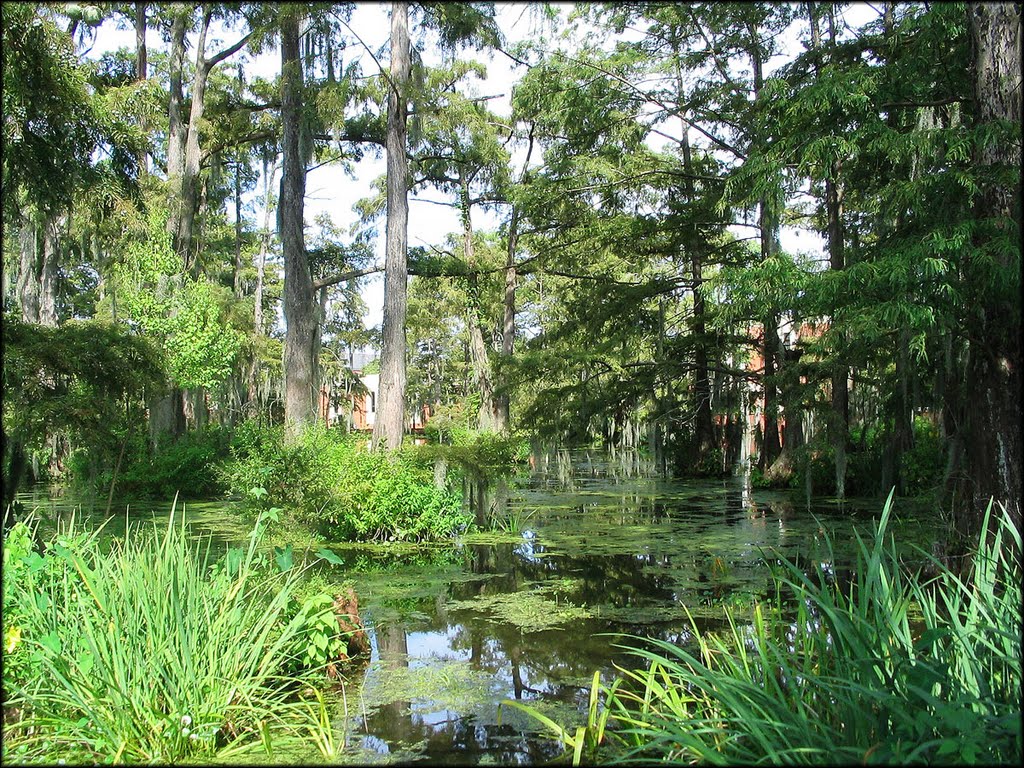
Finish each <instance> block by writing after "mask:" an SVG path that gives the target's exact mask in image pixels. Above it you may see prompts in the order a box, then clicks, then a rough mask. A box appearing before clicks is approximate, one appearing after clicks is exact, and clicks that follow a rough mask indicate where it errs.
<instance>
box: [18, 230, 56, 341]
mask: <svg viewBox="0 0 1024 768" xmlns="http://www.w3.org/2000/svg"><path fill="white" fill-rule="evenodd" d="M22 222H23V223H22V227H21V232H20V236H19V248H20V251H21V264H20V268H19V270H18V300H19V302H20V304H21V319H22V320H24V321H25V322H27V323H38V324H39V325H45V326H48V327H50V328H54V327H56V326H57V262H58V259H59V249H58V245H59V226H60V225H59V223H58V220H57V219H56V218H52V217H51V218H48V219H46V220H44V221H43V223H42V225H41V226H40V225H37V224H36V223H35V222H33V221H31V220H29V219H28V218H25V219H23V220H22ZM40 229H42V237H40V233H39V230H40ZM40 241H41V242H40ZM40 246H41V247H40Z"/></svg>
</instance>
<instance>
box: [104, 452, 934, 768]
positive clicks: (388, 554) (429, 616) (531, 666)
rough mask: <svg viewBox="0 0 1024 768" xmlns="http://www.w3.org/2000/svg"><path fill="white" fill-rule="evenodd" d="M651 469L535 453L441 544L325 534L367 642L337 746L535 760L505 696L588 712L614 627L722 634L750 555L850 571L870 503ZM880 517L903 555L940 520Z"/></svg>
mask: <svg viewBox="0 0 1024 768" xmlns="http://www.w3.org/2000/svg"><path fill="white" fill-rule="evenodd" d="M650 469H651V468H650V467H649V466H646V465H645V463H644V461H643V459H642V458H641V457H639V456H638V455H637V454H635V453H632V454H618V455H609V454H603V453H599V452H594V451H590V452H588V451H577V452H566V451H558V452H552V453H550V454H538V455H535V456H534V457H532V459H531V471H530V472H528V473H526V474H524V475H523V476H521V477H519V478H516V479H515V480H513V481H510V482H508V483H506V484H502V483H497V482H496V483H493V484H491V486H490V488H489V489H488V491H487V493H485V494H482V495H480V496H478V497H477V500H478V501H479V502H481V503H482V506H481V508H479V509H477V510H475V513H476V514H475V517H476V519H477V522H478V530H477V531H475V532H473V533H469V534H466V535H464V536H462V537H460V538H459V539H458V540H457V541H455V542H452V541H446V542H437V543H434V544H429V545H414V544H409V543H401V544H399V543H393V544H374V545H368V544H329V545H328V546H329V548H330V550H331V551H332V552H333V553H334V554H335V555H336V556H337V558H339V559H340V560H341V565H339V566H337V569H336V570H334V569H333V568H327V566H326V565H325V566H323V568H322V570H323V573H322V574H321V576H322V577H324V578H333V577H332V576H331V574H332V573H335V574H337V578H345V579H350V580H351V581H352V583H353V585H354V588H355V590H356V593H357V594H358V595H359V599H360V609H361V613H362V616H363V619H364V620H365V621H366V623H367V626H368V629H369V632H368V633H369V638H370V645H371V660H370V664H369V666H368V668H367V670H366V673H365V676H364V677H363V679H362V680H361V681H359V683H360V684H357V683H356V681H353V684H351V685H349V686H347V687H346V689H345V692H344V695H342V693H341V692H340V691H339V692H337V693H336V694H334V695H333V698H332V699H331V700H330V701H329V702H328V703H329V705H330V707H331V712H332V715H331V717H332V718H333V720H332V724H333V731H332V732H333V733H334V735H335V737H336V741H337V744H336V746H339V747H340V748H342V749H343V750H344V752H345V754H347V755H349V756H353V759H361V760H373V761H394V760H408V759H414V758H425V759H428V760H430V761H433V762H438V763H444V764H452V763H469V764H474V763H488V762H490V763H493V762H499V763H524V762H525V763H537V762H543V761H545V760H547V759H549V758H551V757H553V756H555V755H556V754H557V753H558V752H559V751H560V746H559V744H558V743H557V742H556V741H553V740H552V739H551V738H550V737H549V736H548V735H546V734H545V727H544V725H543V724H542V723H540V722H539V721H537V720H534V719H532V718H530V717H529V716H527V715H526V714H525V713H523V712H521V711H519V710H516V709H515V708H510V707H508V706H503V705H502V702H504V701H506V700H511V701H517V702H521V703H524V704H527V705H529V706H530V707H532V708H534V709H536V710H538V711H540V712H542V713H545V714H546V715H547V716H549V717H551V718H552V719H553V720H555V721H557V722H561V723H565V724H566V725H567V726H569V725H572V724H573V723H578V724H581V725H582V724H585V722H586V714H585V713H586V709H587V704H588V699H589V695H590V685H591V682H592V680H593V675H594V672H595V671H596V672H598V673H599V676H600V679H601V680H604V681H606V682H607V681H609V680H611V679H612V678H613V676H614V675H615V674H617V669H616V666H617V665H618V666H619V667H623V666H626V665H629V664H631V663H632V662H633V659H632V658H631V657H630V656H629V655H628V654H627V653H626V652H625V651H624V650H623V649H622V648H619V647H617V646H616V640H615V636H620V637H621V636H625V635H632V636H639V637H647V638H654V639H657V640H661V641H664V642H667V643H670V644H672V645H674V646H679V647H684V648H685V647H692V645H693V643H695V642H696V640H697V638H698V637H700V636H702V635H703V634H706V633H708V632H714V631H723V630H724V629H725V628H726V627H727V626H728V624H727V621H726V611H727V610H730V611H732V612H733V615H734V617H736V618H737V619H738V620H740V621H741V622H749V621H751V620H752V618H753V616H754V607H755V605H757V604H763V603H765V602H767V601H769V600H770V599H771V598H772V597H773V593H774V587H773V581H772V570H773V568H772V567H770V566H766V565H765V562H764V558H765V557H767V559H768V561H769V563H775V565H776V568H777V567H779V562H778V561H779V557H780V556H785V557H788V558H790V559H792V560H794V561H795V562H797V563H798V564H800V566H801V567H802V568H804V569H806V570H807V571H808V572H812V571H813V570H814V569H815V568H816V567H817V566H822V567H824V568H825V569H826V570H827V571H828V572H830V573H832V574H833V575H834V576H835V578H837V579H840V580H842V579H844V578H848V577H849V576H850V575H851V574H852V567H853V564H854V559H855V558H854V555H855V546H854V544H855V538H854V536H853V531H854V530H855V528H859V529H860V530H863V531H865V532H866V531H868V530H869V529H870V528H871V523H872V518H873V517H877V516H878V515H879V513H880V511H881V502H879V501H878V500H874V499H865V500H848V501H846V502H844V503H838V502H835V501H834V500H828V499H811V500H809V501H808V500H807V499H805V498H803V497H802V496H801V495H799V494H789V493H782V492H769V491H756V490H754V491H751V490H750V489H749V487H748V486H746V485H745V484H744V483H743V482H742V481H741V480H740V479H728V480H724V481H686V482H683V481H675V480H671V479H666V478H663V477H659V476H657V475H653V474H651V472H650ZM162 506H163V505H156V510H155V513H156V514H159V512H160V509H161V507H162ZM166 506H167V507H169V505H166ZM228 508H229V505H227V504H225V503H224V502H203V503H197V502H191V503H188V504H186V509H187V511H188V512H187V514H188V517H189V519H190V520H191V521H192V525H193V529H194V530H198V529H210V530H213V531H214V532H215V534H214V535H216V536H223V537H224V540H225V541H228V540H230V539H232V538H233V537H235V536H236V535H237V534H238V533H239V532H244V531H242V529H243V528H244V526H237V523H232V520H234V519H236V516H235V515H233V514H232V513H231V512H229V511H227V510H228ZM133 509H134V511H133V512H130V517H131V516H134V515H136V514H139V515H143V514H148V515H152V514H154V512H153V511H152V507H151V508H149V509H147V510H146V511H145V512H143V508H142V507H133ZM122 511H123V509H122ZM164 514H166V513H164ZM232 525H236V526H237V528H238V530H234V529H232ZM891 527H892V530H893V532H894V534H895V535H896V537H897V540H898V541H899V542H900V544H901V548H903V549H905V551H906V552H907V553H910V551H911V550H910V548H909V546H907V545H909V544H911V543H916V544H920V545H921V546H923V547H924V548H925V549H928V548H930V547H931V546H932V545H933V544H934V543H935V542H936V541H939V540H940V538H941V534H942V522H941V520H940V519H939V518H938V517H937V515H936V514H935V513H934V511H932V510H929V509H926V508H922V507H920V506H919V505H914V504H911V503H909V502H899V503H898V504H897V505H896V508H895V514H894V519H893V520H892V522H891ZM218 531H219V532H218ZM826 534H829V535H831V537H832V541H833V542H834V543H835V546H834V548H832V549H830V548H829V546H828V542H827V540H826ZM690 616H692V617H693V622H692V623H691V621H690V618H689V617H690ZM346 713H347V714H346ZM360 755H361V756H362V757H361V758H357V757H356V756H360Z"/></svg>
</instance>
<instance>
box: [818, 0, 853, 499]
mask: <svg viewBox="0 0 1024 768" xmlns="http://www.w3.org/2000/svg"><path fill="white" fill-rule="evenodd" d="M809 6H810V13H811V40H812V47H814V48H820V44H821V36H820V34H819V32H818V22H817V19H816V17H815V13H814V4H813V3H810V4H809ZM828 21H829V41H830V45H831V46H834V45H835V41H836V40H835V38H836V27H835V6H829V10H828ZM841 169H842V165H841V161H840V160H838V159H837V160H834V161H833V162H832V164H831V166H830V167H829V170H828V175H827V176H826V178H825V212H826V217H827V219H828V233H827V234H828V253H829V268H830V269H831V270H833V271H840V270H843V269H845V268H846V248H845V239H844V233H843V187H842V182H841V181H840V171H841ZM834 320H835V314H834V313H833V321H834ZM842 357H843V355H842V353H841V352H840V353H839V354H837V359H838V360H841V359H842ZM849 422H850V392H849V368H848V367H847V366H845V365H843V364H842V362H838V361H837V362H836V364H835V365H834V366H833V370H832V413H831V416H830V418H829V426H830V430H829V431H830V433H831V438H832V451H833V456H834V460H835V472H836V474H835V478H836V496H837V497H838V498H840V499H842V498H845V496H846V439H847V436H848V434H849Z"/></svg>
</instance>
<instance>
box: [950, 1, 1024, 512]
mask: <svg viewBox="0 0 1024 768" xmlns="http://www.w3.org/2000/svg"><path fill="white" fill-rule="evenodd" d="M967 14H968V22H969V25H970V33H971V44H972V53H973V75H974V102H975V107H976V110H977V112H976V120H977V123H978V124H979V125H986V124H991V123H992V122H994V121H1006V122H1008V123H1010V124H1017V125H1018V126H1019V125H1020V120H1021V57H1020V50H1021V7H1020V4H1018V3H1009V2H993V3H970V4H969V5H968V11H967ZM1020 163H1021V149H1020V142H1013V141H1006V142H991V143H989V144H987V145H986V146H984V147H980V148H978V149H977V150H976V156H975V165H976V166H977V167H978V168H979V169H982V170H989V169H991V170H995V169H1011V170H1016V171H1017V172H1018V173H1019V170H1020ZM1004 178H1005V177H1004ZM1019 182H1020V177H1019V175H1018V176H1017V179H1016V182H1015V183H1006V182H1003V181H982V187H981V194H980V195H979V196H978V198H977V202H976V208H975V216H976V218H977V221H978V228H977V233H976V235H975V242H974V246H975V250H974V252H973V253H976V254H979V256H973V254H972V259H971V261H970V262H969V263H968V267H969V269H970V272H971V273H972V274H971V277H972V278H973V279H972V282H973V284H974V285H981V286H984V285H986V284H987V283H988V281H989V280H990V279H991V277H990V273H991V266H987V265H986V264H984V263H980V264H976V263H975V262H974V259H977V260H978V261H979V262H984V261H986V260H989V259H994V260H995V267H996V269H997V270H999V276H998V277H997V278H996V279H995V280H992V281H991V284H992V285H993V287H992V288H988V289H986V288H981V289H980V290H981V291H983V293H981V294H980V295H979V296H978V301H977V302H976V307H977V309H976V314H975V316H974V318H972V320H973V323H972V325H973V327H972V328H971V351H970V364H969V367H968V369H967V372H968V382H969V387H970V390H971V392H972V395H971V397H972V400H973V401H974V402H975V403H976V407H975V408H974V409H973V410H972V412H971V416H970V423H969V425H968V441H969V443H968V450H967V452H966V458H967V461H968V474H969V477H970V481H971V484H972V486H973V487H972V493H971V496H972V503H971V505H970V506H971V508H970V509H963V510H961V511H960V514H961V520H960V521H959V522H960V523H961V524H960V526H959V527H960V528H961V530H962V531H965V532H970V531H973V530H976V529H977V527H978V524H979V521H980V516H981V515H982V513H983V512H984V509H985V507H986V505H987V504H988V502H989V499H990V498H994V499H995V500H996V501H997V502H1001V503H1003V504H1005V505H1006V507H1007V510H1008V511H1009V513H1010V515H1011V516H1012V519H1013V521H1014V522H1015V524H1016V526H1017V528H1018V530H1019V529H1020V526H1021V467H1022V465H1024V456H1022V452H1021V412H1020V400H1019V397H1020V391H1021V379H1020V364H1021V313H1020V277H1021V275H1020V270H1021V263H1020V252H1021V203H1020V186H1019ZM999 241H1003V242H1002V243H1000V242H999ZM990 243H995V244H996V247H987V246H989V244H990ZM981 254H984V255H981ZM964 518H966V519H964Z"/></svg>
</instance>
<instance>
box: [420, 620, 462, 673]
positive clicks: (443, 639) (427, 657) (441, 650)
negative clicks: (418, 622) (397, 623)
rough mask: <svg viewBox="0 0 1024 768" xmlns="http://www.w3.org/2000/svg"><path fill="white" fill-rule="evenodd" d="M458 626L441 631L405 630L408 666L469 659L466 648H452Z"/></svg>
mask: <svg viewBox="0 0 1024 768" xmlns="http://www.w3.org/2000/svg"><path fill="white" fill-rule="evenodd" d="M458 629H459V627H458V625H456V626H449V627H448V628H447V630H445V631H441V632H407V633H406V635H405V636H406V641H407V642H408V644H409V667H410V668H411V669H416V668H417V667H422V666H424V665H426V664H429V663H431V662H433V661H469V656H470V651H469V649H468V648H453V647H452V642H453V641H454V640H455V635H456V632H457V631H458Z"/></svg>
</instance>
